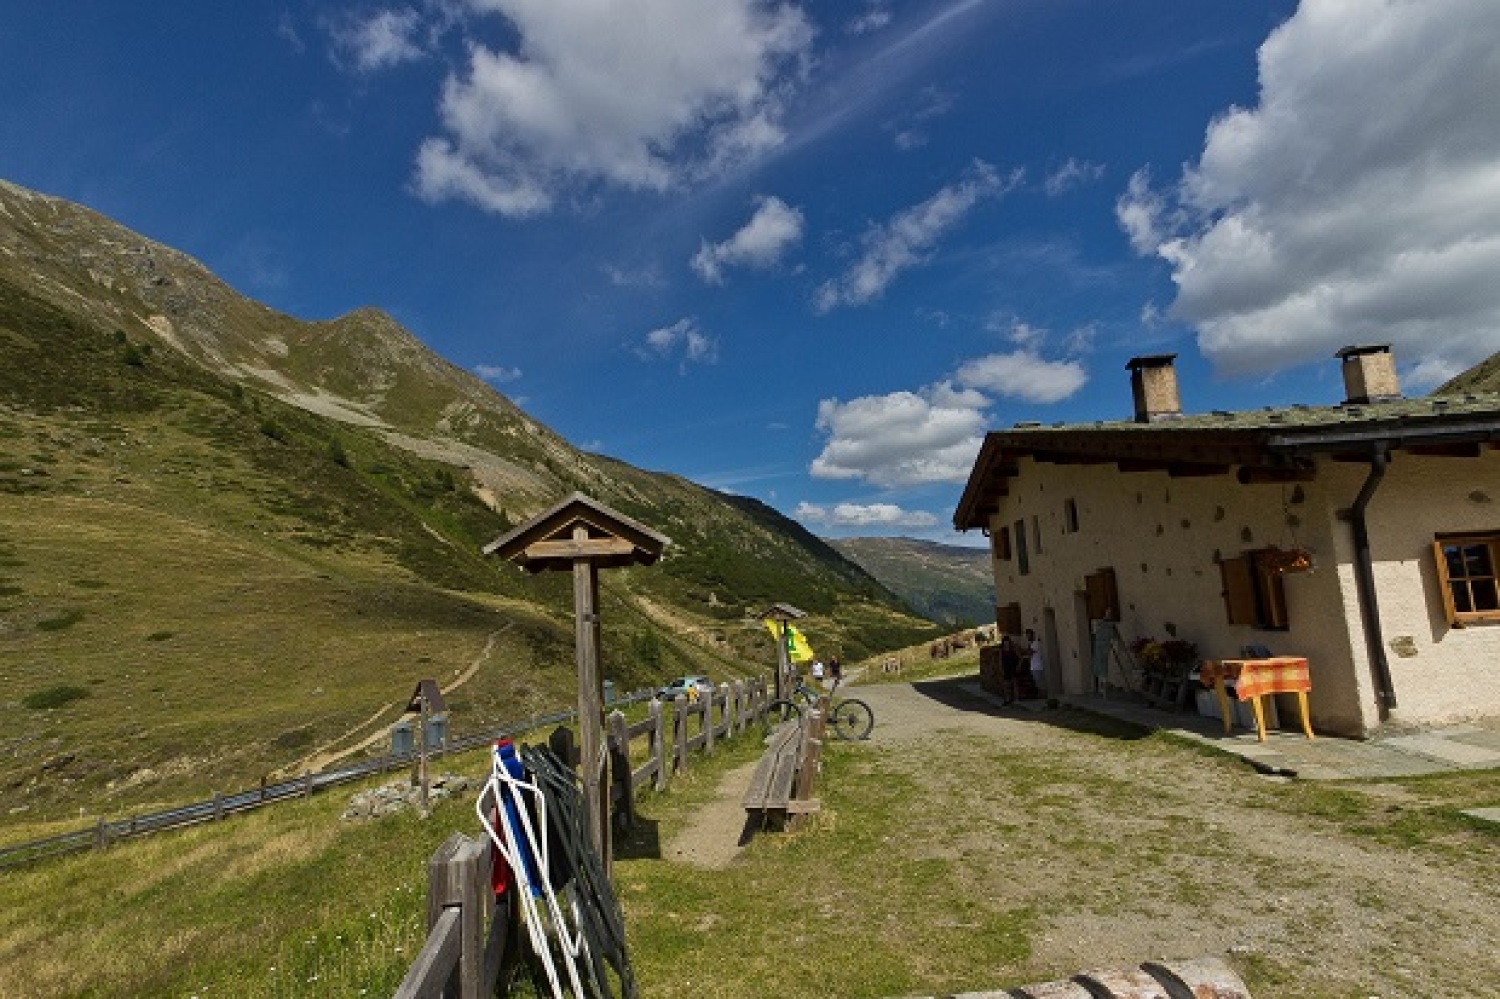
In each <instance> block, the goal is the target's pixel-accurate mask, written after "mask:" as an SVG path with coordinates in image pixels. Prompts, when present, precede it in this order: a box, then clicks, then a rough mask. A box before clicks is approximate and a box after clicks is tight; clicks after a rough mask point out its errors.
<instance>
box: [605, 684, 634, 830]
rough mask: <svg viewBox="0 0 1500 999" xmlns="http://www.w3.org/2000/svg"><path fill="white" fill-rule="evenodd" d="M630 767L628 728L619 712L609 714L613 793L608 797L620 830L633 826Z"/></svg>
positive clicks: (632, 791)
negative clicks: (610, 799)
mask: <svg viewBox="0 0 1500 999" xmlns="http://www.w3.org/2000/svg"><path fill="white" fill-rule="evenodd" d="M631 773H632V771H631V767H630V726H629V725H627V724H626V723H625V715H624V713H623V712H621V711H611V712H610V713H609V778H610V785H611V786H612V787H613V788H614V793H613V794H612V795H610V797H611V798H612V799H613V801H612V802H611V804H612V806H613V808H614V812H613V816H612V817H613V818H614V819H616V821H618V822H619V823H620V826H621V828H624V829H629V828H631V827H632V826H634V825H635V787H634V784H633V782H632V778H631Z"/></svg>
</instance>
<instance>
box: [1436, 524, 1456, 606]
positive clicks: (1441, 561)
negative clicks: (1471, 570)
mask: <svg viewBox="0 0 1500 999" xmlns="http://www.w3.org/2000/svg"><path fill="white" fill-rule="evenodd" d="M1432 562H1433V565H1434V566H1435V567H1436V568H1437V581H1438V592H1440V593H1441V594H1442V595H1443V612H1444V613H1445V614H1447V615H1448V625H1449V626H1450V627H1458V608H1457V607H1455V606H1454V605H1453V582H1452V581H1451V580H1450V579H1449V578H1448V556H1447V555H1446V554H1444V552H1443V542H1441V541H1434V542H1433V543H1432Z"/></svg>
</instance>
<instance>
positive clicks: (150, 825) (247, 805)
mask: <svg viewBox="0 0 1500 999" xmlns="http://www.w3.org/2000/svg"><path fill="white" fill-rule="evenodd" d="M653 695H654V691H650V690H643V691H638V692H636V693H632V694H627V695H625V696H623V697H620V698H617V699H616V700H615V701H614V703H616V704H629V703H636V702H640V701H646V700H651V699H652V697H653ZM577 715H578V712H577V711H576V710H566V711H555V712H552V713H550V714H544V715H538V716H536V717H532V718H527V719H524V720H521V721H517V722H515V723H513V724H510V725H505V726H503V727H499V728H492V729H485V730H482V731H479V732H473V733H469V734H467V735H462V736H456V735H450V736H449V738H448V740H447V741H446V742H445V743H444V744H443V745H441V746H438V747H429V748H428V750H427V752H428V755H429V757H431V758H432V759H438V758H440V757H442V756H443V755H445V754H449V753H457V752H462V751H465V750H469V749H474V748H477V747H479V746H484V745H488V744H490V743H493V742H494V741H495V740H496V739H500V738H504V737H506V736H515V735H519V734H522V733H525V732H532V731H536V730H537V729H541V728H546V727H547V726H551V725H562V724H566V723H567V722H570V721H573V720H574V719H575V718H576V717H577ZM416 759H417V752H416V751H415V750H413V751H412V752H409V753H400V754H392V755H389V756H379V757H374V758H371V759H367V760H361V761H359V762H356V763H350V764H346V765H344V766H340V767H337V768H335V769H333V770H324V771H321V772H319V773H305V774H303V775H302V776H300V777H293V778H291V779H289V780H284V781H276V782H272V783H268V782H266V781H264V780H262V781H261V782H260V785H259V786H258V787H254V788H250V789H249V790H245V791H235V792H231V793H227V794H225V793H217V792H216V793H215V794H214V796H213V797H212V798H210V799H208V800H207V801H197V802H193V803H192V804H189V805H181V806H178V807H176V808H169V809H166V810H163V811H159V812H151V813H149V814H144V815H132V816H130V817H128V818H124V819H114V820H110V819H104V818H100V819H98V820H96V821H95V823H94V824H93V825H91V826H85V827H84V828H82V829H77V830H74V831H73V832H66V833H60V834H58V835H56V836H49V837H47V838H46V839H39V840H33V841H31V842H27V843H16V844H12V845H10V846H5V847H0V870H4V869H5V868H7V867H16V866H19V865H22V864H29V863H32V862H35V861H39V860H45V859H47V858H49V857H59V856H63V855H64V854H69V853H77V852H80V851H83V850H99V849H103V848H105V847H107V846H109V845H111V844H113V843H117V842H119V841H120V840H125V839H134V838H135V837H137V836H146V835H149V834H151V833H156V832H162V831H164V830H167V829H181V828H184V827H186V826H191V825H197V824H199V823H201V822H213V821H217V820H220V819H224V818H227V817H229V816H231V815H236V814H238V813H240V812H248V811H252V810H254V809H257V808H262V807H265V806H266V805H272V804H275V803H277V802H281V801H290V800H293V799H296V798H305V797H307V796H308V795H311V794H316V793H318V792H320V791H324V790H327V789H328V788H331V787H337V786H339V785H341V784H347V783H349V782H351V781H357V780H363V779H365V778H366V777H370V776H373V775H374V774H377V773H383V772H387V771H391V770H400V769H405V768H407V767H410V766H411V765H412V764H413V763H414V762H415V761H416Z"/></svg>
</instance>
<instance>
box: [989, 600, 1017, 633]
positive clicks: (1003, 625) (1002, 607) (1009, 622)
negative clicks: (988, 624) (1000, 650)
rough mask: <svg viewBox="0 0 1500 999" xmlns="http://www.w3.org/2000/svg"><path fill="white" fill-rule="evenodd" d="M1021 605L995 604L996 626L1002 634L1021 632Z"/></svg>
mask: <svg viewBox="0 0 1500 999" xmlns="http://www.w3.org/2000/svg"><path fill="white" fill-rule="evenodd" d="M1021 623H1022V621H1021V605H1020V604H997V605H995V627H996V629H998V630H999V632H1000V634H1002V635H1019V634H1021Z"/></svg>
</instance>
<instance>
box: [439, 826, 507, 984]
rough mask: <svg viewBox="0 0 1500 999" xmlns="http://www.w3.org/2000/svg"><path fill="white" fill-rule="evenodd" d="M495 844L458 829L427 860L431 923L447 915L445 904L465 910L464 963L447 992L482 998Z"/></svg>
mask: <svg viewBox="0 0 1500 999" xmlns="http://www.w3.org/2000/svg"><path fill="white" fill-rule="evenodd" d="M488 857H489V844H488V843H487V842H482V841H479V840H472V839H470V838H469V837H467V836H465V835H464V834H463V833H454V834H453V835H452V836H449V837H448V838H447V839H446V840H444V841H443V844H442V846H440V847H438V850H437V852H436V853H434V854H433V855H432V859H431V860H429V861H428V862H427V927H428V929H429V930H430V929H431V928H432V927H433V926H435V925H436V924H437V921H438V920H439V919H441V918H442V916H443V911H444V910H445V909H449V908H453V907H457V908H458V909H459V939H460V941H461V943H460V944H459V952H458V966H457V967H456V968H455V969H454V973H453V977H452V978H450V979H449V980H448V987H449V989H450V990H452V989H454V988H455V987H456V991H448V992H446V994H449V995H457V996H460V997H462V999H482V997H483V996H484V995H485V987H484V984H485V983H484V939H485V929H486V926H487V924H488V916H489V910H490V907H491V906H492V905H493V904H494V898H493V896H492V895H491V894H490V891H489V880H488V878H487V877H486V875H487V874H488V871H487V870H485V869H484V864H483V861H485V860H486V859H488Z"/></svg>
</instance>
